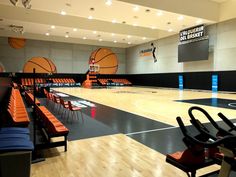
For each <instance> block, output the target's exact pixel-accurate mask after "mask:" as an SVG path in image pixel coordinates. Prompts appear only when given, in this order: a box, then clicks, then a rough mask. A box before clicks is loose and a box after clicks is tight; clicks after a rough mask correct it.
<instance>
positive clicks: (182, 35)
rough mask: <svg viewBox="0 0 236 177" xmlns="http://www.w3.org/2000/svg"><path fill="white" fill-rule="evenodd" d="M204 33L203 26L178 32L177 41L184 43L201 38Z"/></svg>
mask: <svg viewBox="0 0 236 177" xmlns="http://www.w3.org/2000/svg"><path fill="white" fill-rule="evenodd" d="M204 32H205V31H204V25H198V26H194V27H191V28H187V29H184V30H182V31H180V32H179V41H180V42H185V41H190V40H196V39H199V38H202V37H203V36H204V35H205V34H204Z"/></svg>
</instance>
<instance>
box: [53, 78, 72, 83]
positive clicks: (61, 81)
mask: <svg viewBox="0 0 236 177" xmlns="http://www.w3.org/2000/svg"><path fill="white" fill-rule="evenodd" d="M52 81H53V83H75V80H74V79H71V78H53V79H52Z"/></svg>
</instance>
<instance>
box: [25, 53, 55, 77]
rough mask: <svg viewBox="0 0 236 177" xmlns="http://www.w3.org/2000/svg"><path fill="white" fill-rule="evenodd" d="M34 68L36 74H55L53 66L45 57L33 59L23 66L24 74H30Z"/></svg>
mask: <svg viewBox="0 0 236 177" xmlns="http://www.w3.org/2000/svg"><path fill="white" fill-rule="evenodd" d="M34 68H35V72H36V73H57V68H56V66H55V64H54V63H53V62H52V61H51V60H50V59H48V58H45V57H33V58H31V59H30V60H29V61H27V62H26V63H25V65H24V68H23V72H24V73H32V72H33V69H34Z"/></svg>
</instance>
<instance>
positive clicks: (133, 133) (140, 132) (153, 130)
mask: <svg viewBox="0 0 236 177" xmlns="http://www.w3.org/2000/svg"><path fill="white" fill-rule="evenodd" d="M174 128H179V127H175V126H173V127H166V128H158V129H152V130H144V131H139V132H132V133H126V134H125V135H127V136H129V135H137V134H142V133H149V132H156V131H161V130H169V129H174Z"/></svg>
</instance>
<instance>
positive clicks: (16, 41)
mask: <svg viewBox="0 0 236 177" xmlns="http://www.w3.org/2000/svg"><path fill="white" fill-rule="evenodd" d="M25 42H26V39H23V38H13V37H9V38H8V44H9V45H10V46H11V47H12V48H14V49H21V48H23V47H24V46H25Z"/></svg>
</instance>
